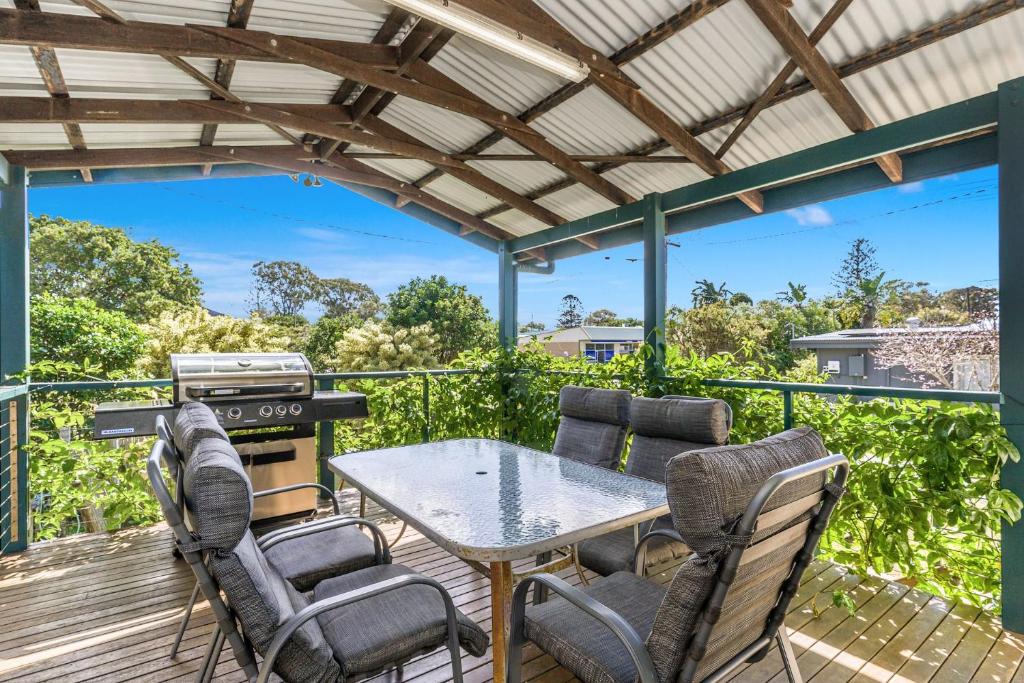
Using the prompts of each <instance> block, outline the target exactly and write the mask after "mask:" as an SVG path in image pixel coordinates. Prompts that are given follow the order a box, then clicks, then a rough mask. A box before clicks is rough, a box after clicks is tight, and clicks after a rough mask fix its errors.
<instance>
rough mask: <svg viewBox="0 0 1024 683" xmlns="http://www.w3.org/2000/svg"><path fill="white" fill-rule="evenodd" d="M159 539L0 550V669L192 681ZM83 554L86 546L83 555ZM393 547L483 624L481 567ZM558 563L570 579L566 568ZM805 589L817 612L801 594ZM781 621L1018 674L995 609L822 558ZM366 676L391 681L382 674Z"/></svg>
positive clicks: (830, 652) (868, 664)
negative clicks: (841, 590)
mask: <svg viewBox="0 0 1024 683" xmlns="http://www.w3.org/2000/svg"><path fill="white" fill-rule="evenodd" d="M343 503H344V504H345V505H346V507H347V511H350V512H355V511H356V510H357V509H358V496H357V495H356V493H355V491H353V490H351V489H346V491H345V495H344V496H343ZM368 514H369V516H370V517H371V518H372V519H374V520H376V521H379V522H381V524H382V528H383V529H384V531H385V533H386V534H387V535H388V537H389V538H393V537H394V535H395V534H397V532H398V529H399V526H400V525H399V524H398V523H397V522H396V521H395V520H394V519H393V518H391V517H390V516H388V515H387V514H386V513H383V512H382V511H380V510H379V509H377V508H376V507H375V506H372V505H371V507H370V509H369V512H368ZM170 547H171V536H170V534H169V532H168V530H167V528H166V527H165V526H164V525H159V526H156V527H151V528H148V529H132V530H127V531H122V532H118V533H116V534H114V535H112V536H107V535H97V534H93V535H86V536H80V537H74V538H69V539H66V540H60V541H55V542H50V543H46V544H40V545H37V546H35V547H33V548H32V549H30V550H29V551H28V552H26V553H23V554H21V555H18V556H12V557H5V558H3V559H0V608H2V609H3V610H4V612H5V613H6V614H8V615H9V616H8V618H7V619H5V628H4V639H3V643H2V646H0V647H2V649H0V678H2V679H3V680H5V681H18V682H19V683H28V682H29V681H44V680H55V679H60V680H65V681H85V680H104V681H118V680H142V681H170V680H192V679H193V678H194V676H195V671H196V668H197V667H198V665H199V661H200V659H201V657H202V654H203V650H204V648H205V647H206V644H207V640H208V638H209V632H210V629H211V628H212V618H211V614H210V612H209V610H208V609H206V608H205V605H200V606H199V607H198V608H197V610H196V613H195V615H194V617H193V621H192V623H191V624H190V627H189V630H188V632H187V633H186V636H185V640H184V641H183V644H182V649H181V651H180V654H179V656H178V659H177V660H176V661H173V662H172V661H170V660H168V659H167V648H168V647H169V646H170V643H171V641H172V639H173V636H174V632H175V629H176V627H177V624H178V619H179V617H180V614H181V608H182V604H183V603H184V601H185V599H186V598H187V597H188V593H189V591H190V590H191V588H192V585H193V583H194V577H193V575H192V573H191V571H190V570H189V569H188V566H187V565H186V564H185V563H184V562H182V561H180V560H179V561H176V560H174V559H173V558H172V557H171V554H170ZM86 555H89V556H90V557H92V558H93V559H92V560H90V561H88V562H83V561H82V558H83V557H84V556H86ZM394 555H395V561H396V562H401V563H404V564H407V565H410V566H412V567H414V568H415V569H417V570H419V571H422V572H424V573H425V574H427V575H428V576H431V577H434V578H437V579H438V580H440V581H441V582H442V583H443V584H444V585H445V587H446V588H448V589H449V590H450V591H451V593H452V596H453V597H454V599H455V603H456V605H458V606H459V608H460V609H462V610H463V611H464V612H465V613H466V614H467V615H469V616H471V617H472V618H473V619H475V620H476V621H477V622H478V623H480V624H481V625H482V626H483V627H484V628H489V625H490V616H489V614H490V606H489V595H490V593H489V587H488V582H487V580H486V579H485V578H484V577H483V576H481V575H480V574H478V573H477V572H476V571H474V570H473V569H471V568H470V567H469V566H468V565H466V564H464V563H463V562H461V561H460V560H458V559H456V558H454V557H452V556H451V555H448V554H447V553H445V552H444V551H442V550H440V549H439V548H437V547H436V546H434V545H433V544H432V543H430V542H429V541H427V540H425V539H424V538H423V537H422V536H420V535H419V534H417V533H416V532H414V531H412V530H409V531H407V532H406V535H404V536H403V537H402V539H401V540H400V541H399V543H398V544H397V545H396V546H395V548H394ZM659 569H660V573H659V574H658V575H657V577H656V580H659V581H667V580H668V578H669V577H670V575H671V574H670V572H671V567H670V566H665V567H663V568H659ZM561 575H562V576H563V577H564V578H565V579H566V580H567V581H569V582H570V583H573V584H576V583H577V582H578V579H577V578H576V577H575V575H574V572H573V571H572V570H571V569H570V570H567V571H564V572H562V574H561ZM590 578H594V575H593V574H591V575H590ZM112 584H117V586H118V588H117V590H112V588H111V586H112ZM839 586H844V587H846V588H848V589H849V590H851V592H852V595H853V596H854V598H855V600H856V601H857V604H858V605H859V607H860V609H859V610H858V612H857V615H856V616H854V617H851V616H849V615H848V614H847V612H846V610H845V609H843V608H840V607H833V606H831V605H830V600H829V593H830V591H831V590H833V589H834V588H836V587H839ZM819 594H820V595H819ZM815 595H819V598H818V603H819V604H818V607H819V610H820V615H819V616H815V614H814V609H813V607H812V602H813V600H814V596H815ZM787 625H788V627H789V628H790V630H791V632H792V636H791V637H792V640H793V646H794V648H795V649H796V651H797V654H798V655H799V662H800V667H801V670H802V672H803V674H804V680H805V681H823V682H826V683H833V682H838V681H857V682H858V683H868V682H871V681H914V682H921V683H923V682H925V681H936V682H946V681H977V682H978V683H982V682H985V683H995V682H996V681H1019V680H1022V679H1024V667H1022V660H1024V639H1022V638H1021V637H1020V636H1018V635H1016V634H1013V633H1011V632H1008V631H1004V630H1003V629H1002V628H1001V626H1000V623H999V620H998V619H995V618H993V617H991V616H988V615H986V614H983V613H980V612H979V611H978V610H977V609H974V608H971V607H968V606H966V605H963V604H959V605H952V604H950V603H948V602H946V601H943V600H940V599H939V598H935V597H933V596H930V595H928V594H926V593H924V592H922V591H919V590H915V589H911V588H908V587H907V586H903V585H900V584H894V583H887V582H885V581H881V580H878V579H862V578H860V577H858V576H855V575H853V574H850V573H848V572H846V571H845V570H841V569H840V568H838V567H835V566H832V565H829V564H826V563H816V564H815V565H813V566H812V567H811V569H810V570H808V572H807V574H806V575H805V577H804V583H803V586H802V587H801V590H800V592H799V593H798V594H797V597H796V599H795V600H794V601H793V605H792V607H791V609H790V616H789V618H788V619H787ZM808 650H809V651H808ZM463 661H464V663H465V666H466V667H467V668H466V671H465V675H466V680H467V681H473V682H474V683H482V682H484V681H489V680H491V665H490V664H491V662H490V656H489V654H488V656H486V657H483V658H473V657H469V656H466V657H465V658H464V660H463ZM781 671H782V662H781V660H780V659H779V657H778V654H777V651H775V650H773V651H772V652H771V654H770V655H769V656H768V657H767V658H766V659H765V660H763V661H762V662H759V663H758V664H756V665H752V666H750V667H748V668H747V669H746V670H744V671H742V672H741V673H739V674H738V675H737V676H736V677H735V678H733V679H732V680H735V681H737V682H739V681H742V682H744V683H762V682H767V681H778V680H780V678H779V677H780V672H781ZM524 679H525V680H530V681H538V682H540V681H543V682H544V683H559V682H562V681H568V680H572V675H571V674H570V673H569V672H567V671H566V670H565V669H562V668H561V667H559V666H558V665H557V664H556V663H555V662H554V660H552V659H551V658H550V657H548V656H546V655H545V656H540V655H539V653H538V652H537V651H536V649H535V648H532V647H531V648H530V649H529V650H528V651H527V654H526V656H525V658H524ZM214 680H217V681H244V680H245V677H244V675H242V672H241V671H240V670H239V669H238V666H237V664H236V663H235V661H234V659H233V658H232V657H231V655H230V653H229V652H225V653H223V654H222V656H221V659H220V664H219V666H218V667H217V670H216V673H215V677H214ZM375 680H380V681H387V680H395V678H394V673H393V672H392V673H388V674H382V675H381V676H379V677H378V678H377V679H375ZM402 680H404V681H407V682H411V681H417V682H420V683H440V682H441V681H444V680H450V668H449V666H448V662H447V658H446V656H445V653H444V652H443V651H442V652H437V653H434V654H432V655H427V656H425V657H421V658H419V659H417V660H415V661H414V662H411V663H410V664H409V665H408V666H407V667H406V669H405V675H404V678H403V679H402Z"/></svg>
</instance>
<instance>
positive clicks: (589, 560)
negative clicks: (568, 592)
mask: <svg viewBox="0 0 1024 683" xmlns="http://www.w3.org/2000/svg"><path fill="white" fill-rule="evenodd" d="M635 551H636V547H635V546H634V544H633V528H632V527H627V528H625V529H618V530H616V531H613V532H611V533H608V534H603V535H601V536H597V537H596V538H588V539H587V540H585V541H583V542H582V543H580V544H579V545H578V546H577V552H578V553H579V557H580V564H582V565H583V566H584V567H586V568H587V569H589V570H591V571H594V572H597V573H598V574H600V575H601V576H609V575H611V574H614V573H615V572H631V571H633V554H634V552H635ZM689 554H690V550H689V548H687V547H686V546H685V545H683V544H682V543H677V542H676V541H673V540H672V539H670V538H665V537H664V536H658V537H655V538H653V539H651V540H650V541H649V542H648V543H647V562H646V566H648V567H651V566H654V565H657V564H661V563H663V562H670V561H671V560H675V559H679V558H682V557H685V556H686V555H689Z"/></svg>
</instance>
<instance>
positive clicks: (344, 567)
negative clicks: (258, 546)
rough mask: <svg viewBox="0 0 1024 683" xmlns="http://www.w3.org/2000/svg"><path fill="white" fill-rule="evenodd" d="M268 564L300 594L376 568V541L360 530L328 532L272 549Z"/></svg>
mask: <svg viewBox="0 0 1024 683" xmlns="http://www.w3.org/2000/svg"><path fill="white" fill-rule="evenodd" d="M264 554H265V555H266V556H267V561H268V562H269V563H270V566H272V567H273V568H274V569H276V570H277V571H278V572H279V573H280V574H281V576H283V577H284V578H285V579H287V580H288V581H289V582H290V583H291V584H292V585H293V586H295V588H296V589H297V590H300V591H302V592H304V593H305V592H306V591H310V590H313V587H314V586H316V585H317V584H318V583H320V582H321V581H323V580H324V579H329V578H331V577H332V576H338V575H339V574H347V573H349V572H354V571H356V570H357V569H365V568H366V567H372V566H373V564H374V549H373V541H372V540H370V539H369V538H368V537H367V536H366V534H364V533H362V532H361V531H360V530H359V527H357V526H343V527H338V528H335V529H326V530H324V531H318V532H316V533H312V534H308V535H306V536H299V537H298V538H293V539H290V540H287V541H281V542H280V543H278V544H276V545H273V546H271V547H270V548H269V549H267V550H266V551H265V553H264Z"/></svg>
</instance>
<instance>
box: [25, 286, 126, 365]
mask: <svg viewBox="0 0 1024 683" xmlns="http://www.w3.org/2000/svg"><path fill="white" fill-rule="evenodd" d="M31 326H32V328H31V342H32V361H33V362H35V363H39V362H41V361H60V362H70V363H75V364H77V365H89V366H90V371H91V373H93V376H95V377H101V378H105V379H109V378H115V377H122V376H124V375H125V374H126V373H127V372H128V371H129V370H131V369H132V368H133V367H134V366H135V363H136V362H137V361H138V359H139V357H140V356H141V355H142V351H143V344H144V341H145V339H144V337H143V335H142V330H140V329H139V326H138V325H136V324H135V323H134V322H132V321H131V319H130V318H128V316H126V315H125V314H124V313H120V312H118V311H108V310H104V309H102V308H100V307H99V306H97V305H96V302H95V301H92V300H91V299H67V298H60V297H54V296H49V295H45V294H44V295H42V296H38V297H35V298H33V299H32V307H31ZM39 367H40V371H41V372H44V374H38V373H37V374H36V375H35V378H36V379H46V380H59V379H64V378H63V377H62V376H61V375H60V374H53V373H46V372H45V370H44V369H43V368H44V367H52V366H39Z"/></svg>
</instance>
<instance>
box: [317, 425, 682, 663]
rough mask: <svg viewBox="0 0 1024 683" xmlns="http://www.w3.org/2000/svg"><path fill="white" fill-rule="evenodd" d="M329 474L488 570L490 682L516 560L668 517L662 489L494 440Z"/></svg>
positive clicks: (343, 464) (395, 456) (337, 463)
mask: <svg viewBox="0 0 1024 683" xmlns="http://www.w3.org/2000/svg"><path fill="white" fill-rule="evenodd" d="M330 468H331V470H333V471H334V472H335V473H336V474H338V475H340V476H341V477H343V478H344V479H345V481H348V482H350V483H352V484H353V485H354V486H355V487H356V488H358V489H359V490H360V491H361V492H362V493H363V494H364V495H366V497H367V498H370V499H371V500H373V501H375V502H376V503H377V504H379V505H380V506H381V507H383V508H385V509H387V510H388V511H390V512H391V513H392V514H394V515H395V516H396V517H398V518H399V519H401V520H402V521H404V522H406V523H408V524H409V526H411V527H413V528H414V529H416V530H417V531H419V532H420V533H421V534H423V535H424V536H426V537H427V538H428V539H430V540H431V541H433V542H434V543H436V544H437V545H438V546H440V547H441V548H443V549H444V550H447V551H448V552H449V553H451V554H452V555H455V556H456V557H460V558H462V559H463V560H466V561H467V562H469V563H470V564H472V565H474V566H482V565H483V563H488V564H489V565H490V566H489V568H487V567H484V569H489V574H490V578H491V624H492V639H491V641H492V645H493V649H492V654H493V657H494V661H493V662H492V666H493V680H494V683H504V681H505V662H506V654H507V647H508V641H507V638H508V636H507V634H508V617H509V613H510V606H511V602H512V586H513V584H514V582H515V576H514V575H513V573H512V561H513V560H522V559H525V558H531V557H536V558H537V559H538V562H540V561H542V560H543V561H545V562H546V561H547V560H548V559H549V558H550V555H551V551H554V550H557V549H560V548H565V547H566V546H571V545H573V544H575V543H578V542H580V541H582V540H584V539H587V538H591V537H593V536H599V535H601V534H603V533H607V532H609V531H614V530H616V529H621V528H624V527H628V526H634V525H636V524H639V523H640V522H644V521H646V520H649V519H654V518H656V517H660V516H661V515H663V514H665V513H666V512H668V502H667V500H666V495H665V486H664V485H663V484H659V483H657V482H653V481H649V480H647V479H640V478H638V477H633V476H630V475H627V474H620V473H619V472H612V471H611V470H606V469H603V468H600V467H595V466H593V465H587V464H585V463H580V462H576V461H574V460H569V459H568V458H561V457H558V456H556V455H552V454H550V453H542V452H540V451H536V450H534V449H532V448H526V447H524V446H516V445H514V444H509V443H505V442H502V441H494V440H491V439H456V440H452V441H435V442H431V443H425V444H419V445H415V446H400V447H398V448H385V449H380V450H374V451H363V452H361V453H349V454H347V455H339V456H336V457H334V458H331V460H330ZM545 556H546V557H545ZM569 557H570V559H571V557H572V555H570V556H569ZM548 566H550V565H547V564H545V565H544V566H542V567H540V568H538V569H537V571H544V570H545V568H546V567H548Z"/></svg>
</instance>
